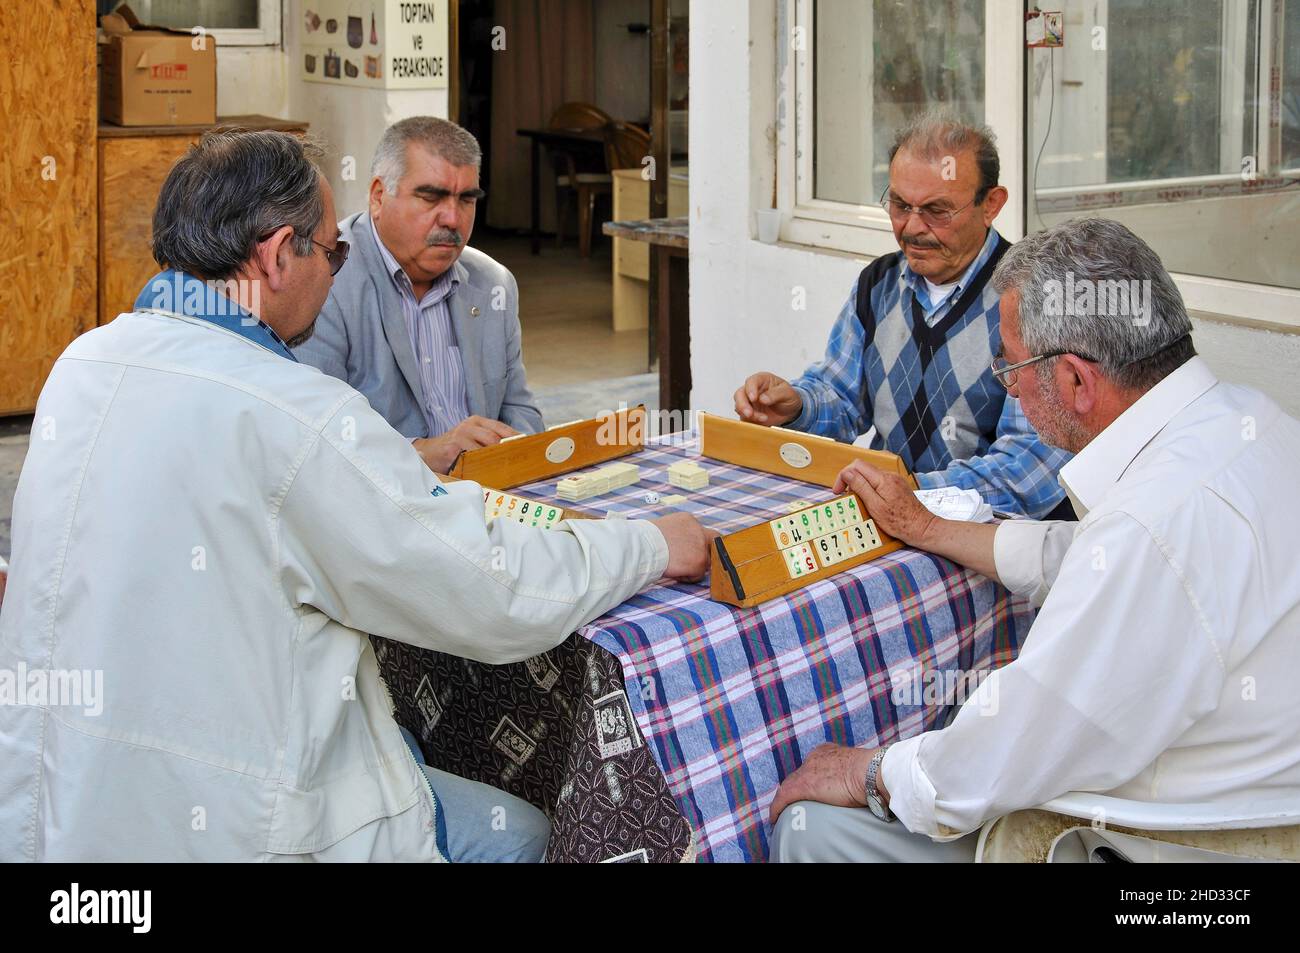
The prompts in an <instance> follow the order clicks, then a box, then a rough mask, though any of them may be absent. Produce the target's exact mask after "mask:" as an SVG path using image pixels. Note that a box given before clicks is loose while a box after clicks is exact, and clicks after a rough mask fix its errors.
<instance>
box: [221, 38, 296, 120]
mask: <svg viewBox="0 0 1300 953" xmlns="http://www.w3.org/2000/svg"><path fill="white" fill-rule="evenodd" d="M288 68H289V60H288V57H287V56H285V53H284V50H283V49H282V48H281V47H279V46H218V47H217V113H218V114H219V115H222V116H249V115H257V116H273V117H275V118H276V119H293V118H297V117H296V116H290V115H289V82H288Z"/></svg>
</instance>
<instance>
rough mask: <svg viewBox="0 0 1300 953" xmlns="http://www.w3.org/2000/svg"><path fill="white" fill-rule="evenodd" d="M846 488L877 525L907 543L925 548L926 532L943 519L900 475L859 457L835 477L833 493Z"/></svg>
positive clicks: (840, 491)
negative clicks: (888, 471)
mask: <svg viewBox="0 0 1300 953" xmlns="http://www.w3.org/2000/svg"><path fill="white" fill-rule="evenodd" d="M845 490H851V491H852V492H854V493H856V494H857V495H858V496H859V497H860V498H861V499H862V502H863V503H865V504H866V506H867V512H868V513H869V514H870V515H871V518H872V519H873V520H875V521H876V525H877V526H879V527H880V528H881V529H883V530H884V531H885V532H886V533H888V534H889V535H890V536H893V537H894V538H895V539H901V540H902V541H903V542H904V543H906V544H907V545H908V546H915V547H918V548H920V549H926V548H928V547H927V546H925V545H924V543H925V541H926V539H927V534H928V533H930V532H932V531H933V530H934V529H935V528H936V526H937V524H940V523H943V522H944V521H943V520H941V519H940V518H939V517H937V516H935V515H934V514H933V513H931V512H930V511H929V510H927V509H926V508H925V507H924V506H923V505H922V504H921V501H920V500H918V499H917V498H916V494H915V493H914V492H913V491H912V486H911V484H910V483H908V482H907V481H906V480H904V479H903V478H902V477H901V476H899V475H898V474H897V473H885V472H884V471H883V470H878V469H876V468H875V467H873V466H872V465H871V464H869V463H865V462H864V461H862V460H854V461H853V462H852V463H850V464H849V465H848V466H847V467H845V468H844V469H843V470H841V471H840V475H839V476H838V477H837V478H836V480H835V492H836V493H843V492H844V491H845Z"/></svg>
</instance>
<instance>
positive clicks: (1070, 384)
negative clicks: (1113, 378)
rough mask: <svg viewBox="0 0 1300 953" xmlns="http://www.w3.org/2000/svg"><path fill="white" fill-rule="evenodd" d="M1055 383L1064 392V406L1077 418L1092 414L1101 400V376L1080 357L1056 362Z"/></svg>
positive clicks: (1067, 355)
mask: <svg viewBox="0 0 1300 953" xmlns="http://www.w3.org/2000/svg"><path fill="white" fill-rule="evenodd" d="M1056 383H1057V386H1058V387H1060V388H1061V389H1062V390H1063V391H1064V400H1065V406H1066V407H1069V408H1070V409H1072V410H1073V411H1074V412H1075V413H1076V414H1078V415H1079V416H1084V415H1086V414H1089V413H1092V410H1093V408H1094V407H1096V406H1097V404H1098V403H1099V402H1100V400H1101V394H1100V392H1099V388H1100V386H1101V374H1100V373H1098V371H1097V368H1096V366H1095V365H1094V364H1091V363H1090V362H1088V361H1085V360H1084V359H1083V358H1081V357H1076V356H1075V355H1073V354H1064V355H1062V356H1061V358H1060V359H1059V360H1058V361H1057V362H1056Z"/></svg>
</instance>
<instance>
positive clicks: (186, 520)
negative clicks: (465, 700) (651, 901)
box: [0, 132, 708, 862]
mask: <svg viewBox="0 0 1300 953" xmlns="http://www.w3.org/2000/svg"><path fill="white" fill-rule="evenodd" d="M335 222H336V219H335V215H334V204H333V198H332V196H331V193H330V188H329V185H328V184H327V183H326V182H325V180H324V178H323V177H322V176H321V174H320V171H319V169H318V168H317V167H316V166H315V164H314V163H313V162H312V161H310V158H309V157H308V156H307V154H306V153H305V152H304V148H303V145H302V143H301V142H299V141H298V140H297V139H296V138H295V137H293V136H290V135H286V134H283V133H275V132H231V133H212V134H209V135H207V136H205V137H204V138H203V139H202V141H201V142H200V143H199V144H198V145H196V146H195V147H194V148H193V149H192V150H191V151H190V152H189V153H188V154H187V155H186V156H185V157H183V158H182V159H181V160H180V161H179V162H177V163H176V165H175V166H174V167H173V169H172V171H171V173H170V174H169V176H168V178H167V181H166V182H165V183H164V185H163V189H162V193H161V195H160V197H159V200H158V208H157V210H156V212H155V215H154V222H153V242H154V255H155V257H156V258H157V259H158V261H159V264H161V265H163V266H164V268H166V269H167V270H166V271H164V272H163V274H162V275H160V276H158V278H157V279H155V280H153V281H151V282H150V283H149V285H148V286H147V287H146V289H145V290H144V292H143V293H142V294H141V297H140V299H139V300H138V301H137V303H136V308H135V310H134V311H132V312H131V313H128V314H123V315H120V316H119V317H117V318H116V319H115V320H114V321H113V322H112V323H110V324H108V325H105V326H103V327H100V328H97V329H95V330H92V331H90V332H89V333H87V334H84V335H82V336H81V337H80V338H78V339H77V340H76V341H74V342H73V343H72V344H71V345H70V346H69V347H68V349H67V350H66V351H65V352H64V353H63V355H62V356H61V357H60V358H59V360H58V361H57V362H56V363H55V365H54V368H53V370H52V371H51V373H50V376H49V379H48V381H47V382H46V385H45V388H44V389H43V391H42V393H41V397H40V402H39V405H38V410H37V416H38V417H39V418H40V419H41V420H42V421H48V422H49V423H50V426H49V427H48V428H47V430H48V436H47V437H45V438H44V439H35V438H34V439H33V440H32V445H31V448H30V449H29V451H28V454H27V458H26V461H25V464H24V466H23V471H22V476H21V477H20V479H19V483H18V490H17V494H16V496H15V499H14V512H13V554H14V571H13V573H12V579H11V580H10V585H9V590H8V592H7V594H6V597H5V600H4V605H3V610H2V611H0V688H5V686H6V685H7V686H8V690H9V691H11V692H12V691H13V689H14V687H15V685H16V684H18V685H21V686H22V687H21V689H20V691H21V693H22V697H21V698H6V699H5V701H6V703H5V704H0V862H2V861H10V860H34V861H39V860H49V861H103V860H131V861H137V860H153V861H157V860H207V861H232V860H302V859H308V860H430V861H432V860H440V859H453V860H466V859H477V860H500V859H520V860H536V859H540V857H541V852H542V849H543V848H544V846H545V840H546V835H547V826H546V820H545V818H544V817H543V816H542V815H541V813H540V812H539V811H537V810H536V809H535V808H533V807H532V806H531V805H528V804H525V803H524V802H522V801H519V800H518V799H515V798H511V797H510V796H509V795H506V794H505V793H504V792H501V791H497V790H495V789H493V788H490V787H488V786H486V785H479V784H475V783H474V782H470V781H467V780H465V779H461V778H456V777H454V776H452V775H447V774H445V773H443V772H437V771H434V770H433V769H431V768H423V769H422V766H421V765H419V764H417V762H416V759H415V758H414V757H413V756H412V754H413V753H412V752H411V751H410V750H408V748H407V744H406V742H405V741H404V740H403V736H402V734H401V733H400V731H399V728H398V725H397V723H396V722H395V721H394V720H393V716H392V713H391V712H392V705H391V702H390V700H389V698H388V693H387V691H386V689H385V687H384V684H383V682H382V681H381V679H380V676H379V670H378V666H377V664H376V660H375V655H374V652H373V650H372V649H371V643H370V639H369V637H368V635H369V634H374V635H379V636H383V637H385V638H389V639H397V640H400V641H403V642H409V643H411V644H413V645H417V646H421V647H424V648H428V649H434V650H438V651H441V652H447V653H450V654H453V655H458V656H461V657H464V658H470V659H475V660H478V661H482V662H489V663H504V662H512V661H518V660H521V659H525V658H529V657H531V656H533V655H536V654H539V653H541V652H544V651H546V650H548V649H550V648H552V647H553V646H555V645H557V644H559V643H560V642H561V641H562V640H564V639H565V638H566V637H567V636H568V635H569V634H570V633H572V632H573V631H574V630H575V629H576V628H577V627H578V626H580V625H581V624H583V623H584V622H586V621H588V620H590V619H592V618H594V617H596V616H599V615H600V614H602V613H604V612H606V611H608V610H609V609H611V608H612V607H614V606H616V605H618V604H619V603H621V602H623V601H624V600H626V599H627V598H628V597H630V596H631V595H633V594H634V593H635V592H637V591H638V590H639V589H641V588H642V587H644V586H646V585H647V584H649V583H652V582H654V581H655V580H657V579H659V578H660V577H661V576H664V575H667V576H670V577H673V578H691V577H694V578H698V577H699V576H701V575H702V574H703V573H704V571H705V568H706V567H707V560H708V552H707V545H708V539H707V534H706V533H705V532H704V531H703V529H702V528H701V527H700V526H699V524H698V523H696V522H695V521H694V520H693V519H691V518H689V517H685V518H683V516H682V515H676V516H670V517H667V518H664V519H660V520H654V521H622V520H610V521H604V520H583V521H580V522H578V521H574V522H572V523H564V524H561V525H560V526H559V527H557V528H556V529H553V530H549V531H547V530H541V529H533V528H529V527H525V526H523V525H521V524H519V523H514V522H507V521H503V520H496V521H493V522H492V523H491V524H490V525H489V524H486V523H485V521H484V517H483V498H482V490H481V488H480V487H479V486H478V485H477V484H474V483H469V482H464V483H454V484H449V485H446V486H444V485H443V484H442V482H441V481H439V479H438V478H437V477H436V476H435V475H434V474H433V473H432V472H431V471H430V470H429V468H428V467H427V466H425V464H424V462H423V461H422V460H421V458H420V455H419V453H418V452H417V450H416V449H415V448H413V447H412V446H411V443H410V441H408V440H406V439H405V438H403V437H402V436H401V435H400V434H399V433H398V432H397V431H395V430H394V429H393V428H392V427H390V426H389V425H388V424H387V423H386V422H385V421H384V420H383V418H381V417H380V416H379V415H378V414H377V413H376V412H375V411H374V410H373V409H371V407H370V405H369V404H368V403H367V402H366V399H365V397H364V396H362V395H361V394H360V393H358V392H357V391H355V390H353V389H352V388H351V387H349V386H348V385H347V384H345V383H344V382H342V381H340V380H337V379H336V378H333V377H330V376H328V375H325V374H322V373H321V372H320V371H318V370H317V369H315V368H313V367H309V366H307V365H304V364H299V363H298V362H297V361H296V359H295V358H294V357H293V354H292V352H291V351H290V350H289V346H292V345H293V344H295V343H296V342H300V341H302V340H304V339H305V338H306V337H307V336H309V335H310V333H311V329H312V323H313V322H314V321H315V318H316V315H317V313H318V312H319V311H320V306H321V302H323V301H324V300H325V295H326V294H327V293H328V291H329V288H330V282H331V276H332V274H333V273H334V272H336V271H337V270H338V269H339V268H340V267H341V266H342V265H343V262H344V260H345V259H346V257H347V249H346V246H345V245H343V244H342V243H341V242H340V241H339V238H338V228H337V226H336V224H335ZM5 676H9V677H8V678H6V677H5ZM32 686H35V687H36V688H35V689H33V688H32ZM42 686H44V687H42ZM100 688H102V692H100V691H99V689H100ZM74 690H75V691H74ZM92 694H93V697H89V696H91V695H92Z"/></svg>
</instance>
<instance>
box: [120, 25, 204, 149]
mask: <svg viewBox="0 0 1300 953" xmlns="http://www.w3.org/2000/svg"><path fill="white" fill-rule="evenodd" d="M100 25H101V26H102V27H103V29H104V33H105V34H106V35H107V36H108V44H107V45H106V46H105V47H104V51H103V52H104V55H103V65H102V67H101V70H100V93H101V99H100V112H101V114H102V116H103V118H104V119H105V120H107V121H108V122H112V123H116V124H117V125H119V126H197V125H204V124H207V125H211V124H212V123H215V122H216V121H217V42H216V40H214V39H213V38H212V37H211V36H207V35H203V36H196V35H194V34H191V33H189V32H186V31H181V30H168V29H164V28H161V27H151V26H144V25H143V24H141V23H140V21H139V20H137V19H136V16H135V14H134V13H132V12H131V9H130V8H129V7H127V6H121V7H118V8H117V10H116V11H114V12H113V13H109V14H105V15H104V17H103V18H102V20H101V21H100Z"/></svg>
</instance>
